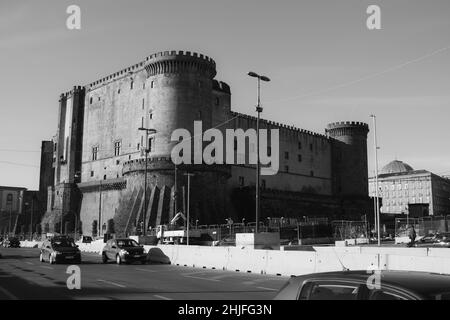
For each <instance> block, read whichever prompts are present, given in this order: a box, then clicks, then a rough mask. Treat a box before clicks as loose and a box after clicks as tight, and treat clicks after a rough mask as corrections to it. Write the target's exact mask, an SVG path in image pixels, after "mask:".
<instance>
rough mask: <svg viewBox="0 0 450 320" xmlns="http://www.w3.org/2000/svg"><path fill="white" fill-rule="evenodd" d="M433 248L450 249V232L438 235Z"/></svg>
mask: <svg viewBox="0 0 450 320" xmlns="http://www.w3.org/2000/svg"><path fill="white" fill-rule="evenodd" d="M433 246H435V247H445V248H450V232H444V233H439V234H437V235H436V237H435V238H434V241H433Z"/></svg>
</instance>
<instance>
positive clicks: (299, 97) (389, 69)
mask: <svg viewBox="0 0 450 320" xmlns="http://www.w3.org/2000/svg"><path fill="white" fill-rule="evenodd" d="M448 49H450V45H449V46H446V47H443V48H440V49H437V50H434V51H432V52H430V53H427V54H426V55H423V56H421V57H418V58H415V59H412V60H409V61H406V62H403V63H401V64H399V65H396V66H393V67H390V68H387V69H385V70H382V71H379V72H376V73H373V74H369V75H366V76H364V77H362V78H359V79H356V80H352V81H348V82H344V83H341V84H338V85H335V86H332V87H329V88H326V89H322V90H316V91H311V92H309V93H305V94H303V95H298V96H293V97H290V98H286V99H279V100H273V101H268V102H266V104H273V103H278V102H287V101H292V100H297V99H302V98H307V97H311V96H316V95H319V94H322V93H327V92H329V91H334V90H337V89H340V88H344V87H348V86H351V85H353V84H356V83H359V82H362V81H365V80H369V79H373V78H376V77H378V76H381V75H383V74H386V73H389V72H391V71H395V70H398V69H401V68H404V67H406V66H408V65H410V64H413V63H417V62H420V61H422V60H425V59H427V58H430V57H432V56H434V55H437V54H439V53H441V52H444V51H446V50H448Z"/></svg>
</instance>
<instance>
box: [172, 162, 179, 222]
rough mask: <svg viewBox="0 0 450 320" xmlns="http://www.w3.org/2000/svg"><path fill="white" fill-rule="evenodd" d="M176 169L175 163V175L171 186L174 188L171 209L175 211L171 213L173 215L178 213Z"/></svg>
mask: <svg viewBox="0 0 450 320" xmlns="http://www.w3.org/2000/svg"><path fill="white" fill-rule="evenodd" d="M177 171H178V169H177V165H175V172H174V175H175V177H174V180H175V181H174V186H173V188H174V191H173V201H174V204H173V210H174V211H175V212H174V213H173V215H174V216H175V215H176V214H177V213H178V204H177V201H178V180H177V176H178V174H177V173H178V172H177Z"/></svg>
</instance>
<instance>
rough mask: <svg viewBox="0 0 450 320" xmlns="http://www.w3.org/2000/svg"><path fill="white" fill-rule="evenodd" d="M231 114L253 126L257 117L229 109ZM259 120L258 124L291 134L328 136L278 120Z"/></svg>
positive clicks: (325, 137)
mask: <svg viewBox="0 0 450 320" xmlns="http://www.w3.org/2000/svg"><path fill="white" fill-rule="evenodd" d="M231 116H232V117H238V118H241V119H247V120H250V121H254V122H255V126H256V121H257V120H258V118H257V117H254V116H250V115H248V114H244V113H239V112H235V111H231ZM259 121H260V124H262V125H263V126H264V125H266V126H267V127H275V128H278V129H281V130H285V131H287V132H288V134H289V133H292V134H299V133H301V134H307V135H310V136H314V137H319V138H324V139H328V137H327V136H326V135H323V134H320V133H317V132H312V131H309V130H305V129H301V128H297V127H295V126H290V125H287V124H284V123H279V122H275V121H271V120H265V119H260V120H259Z"/></svg>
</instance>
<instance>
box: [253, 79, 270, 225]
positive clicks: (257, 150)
mask: <svg viewBox="0 0 450 320" xmlns="http://www.w3.org/2000/svg"><path fill="white" fill-rule="evenodd" d="M248 75H249V76H250V77H253V78H257V79H258V100H257V102H258V104H257V105H256V112H257V113H258V118H257V120H256V199H255V200H256V227H255V233H258V227H259V226H258V222H259V221H258V217H259V212H260V209H261V208H260V194H259V192H260V190H259V178H260V163H259V119H260V115H261V112H262V111H263V108H262V107H261V80H262V81H265V82H269V81H270V79H269V78H268V77H266V76H261V75H259V74H257V73H255V72H252V71H250V72H249V73H248Z"/></svg>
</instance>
